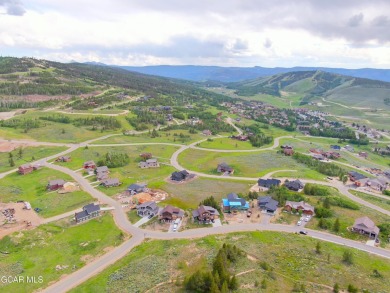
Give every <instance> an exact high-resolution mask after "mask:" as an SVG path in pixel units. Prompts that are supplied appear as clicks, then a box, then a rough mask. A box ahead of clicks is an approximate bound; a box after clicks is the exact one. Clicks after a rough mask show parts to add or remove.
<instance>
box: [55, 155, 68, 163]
mask: <svg viewBox="0 0 390 293" xmlns="http://www.w3.org/2000/svg"><path fill="white" fill-rule="evenodd" d="M70 161H71V157H69V156H61V157H58V158H57V159H56V162H70Z"/></svg>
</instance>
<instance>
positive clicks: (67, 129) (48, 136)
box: [0, 110, 132, 142]
mask: <svg viewBox="0 0 390 293" xmlns="http://www.w3.org/2000/svg"><path fill="white" fill-rule="evenodd" d="M53 114H56V113H53V112H41V111H34V110H31V111H28V112H27V113H26V114H24V115H18V116H15V117H14V118H12V119H11V120H15V119H16V120H18V119H38V118H39V117H41V116H50V115H53ZM58 115H63V116H66V117H69V118H70V119H75V118H91V117H96V115H81V114H79V115H72V114H58ZM120 117H121V118H118V119H120V122H121V124H122V128H126V129H132V127H131V126H130V125H129V124H128V123H127V121H126V120H125V119H124V118H123V117H122V116H120ZM121 130H122V129H117V130H110V131H104V132H101V131H100V130H95V131H94V130H91V126H85V127H77V126H74V125H72V124H65V123H57V122H52V121H44V120H41V126H40V127H39V128H33V129H30V130H29V131H28V132H27V133H25V132H24V130H23V129H15V128H6V127H3V128H2V130H1V132H0V135H1V136H3V137H6V138H26V139H34V140H37V141H48V142H82V141H86V140H89V139H92V138H96V137H99V136H103V135H107V134H111V133H120V132H121Z"/></svg>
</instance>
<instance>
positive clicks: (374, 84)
mask: <svg viewBox="0 0 390 293" xmlns="http://www.w3.org/2000/svg"><path fill="white" fill-rule="evenodd" d="M225 86H226V87H227V88H229V89H233V90H234V91H235V93H236V94H237V95H240V96H254V95H258V94H262V95H270V96H276V97H282V96H286V93H287V94H288V93H290V94H293V95H296V96H299V97H301V100H300V101H301V104H302V105H303V104H306V103H308V102H309V101H310V100H312V99H313V98H315V99H318V98H326V100H328V101H333V102H338V103H342V104H344V105H350V106H355V107H367V108H381V109H389V108H390V105H389V101H388V100H389V97H390V83H389V82H385V81H379V80H372V79H367V78H359V77H352V76H346V75H341V74H335V73H329V72H324V71H319V70H317V71H296V72H288V73H282V74H277V75H272V76H267V77H259V78H256V79H251V80H245V81H240V82H234V83H227V84H225ZM287 96H288V95H287Z"/></svg>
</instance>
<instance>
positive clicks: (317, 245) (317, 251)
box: [316, 241, 321, 254]
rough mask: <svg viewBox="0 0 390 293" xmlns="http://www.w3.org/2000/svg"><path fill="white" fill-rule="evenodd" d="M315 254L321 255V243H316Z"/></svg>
mask: <svg viewBox="0 0 390 293" xmlns="http://www.w3.org/2000/svg"><path fill="white" fill-rule="evenodd" d="M316 253H317V254H321V243H320V242H319V241H317V244H316Z"/></svg>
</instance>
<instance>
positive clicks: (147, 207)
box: [137, 201, 159, 217]
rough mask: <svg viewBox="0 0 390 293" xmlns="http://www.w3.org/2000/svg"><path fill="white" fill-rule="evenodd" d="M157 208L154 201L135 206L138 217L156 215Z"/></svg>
mask: <svg viewBox="0 0 390 293" xmlns="http://www.w3.org/2000/svg"><path fill="white" fill-rule="evenodd" d="M158 210H159V209H158V206H157V204H156V203H155V202H154V201H147V202H144V203H142V204H139V205H137V214H138V216H140V217H145V216H155V215H157V214H158Z"/></svg>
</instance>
